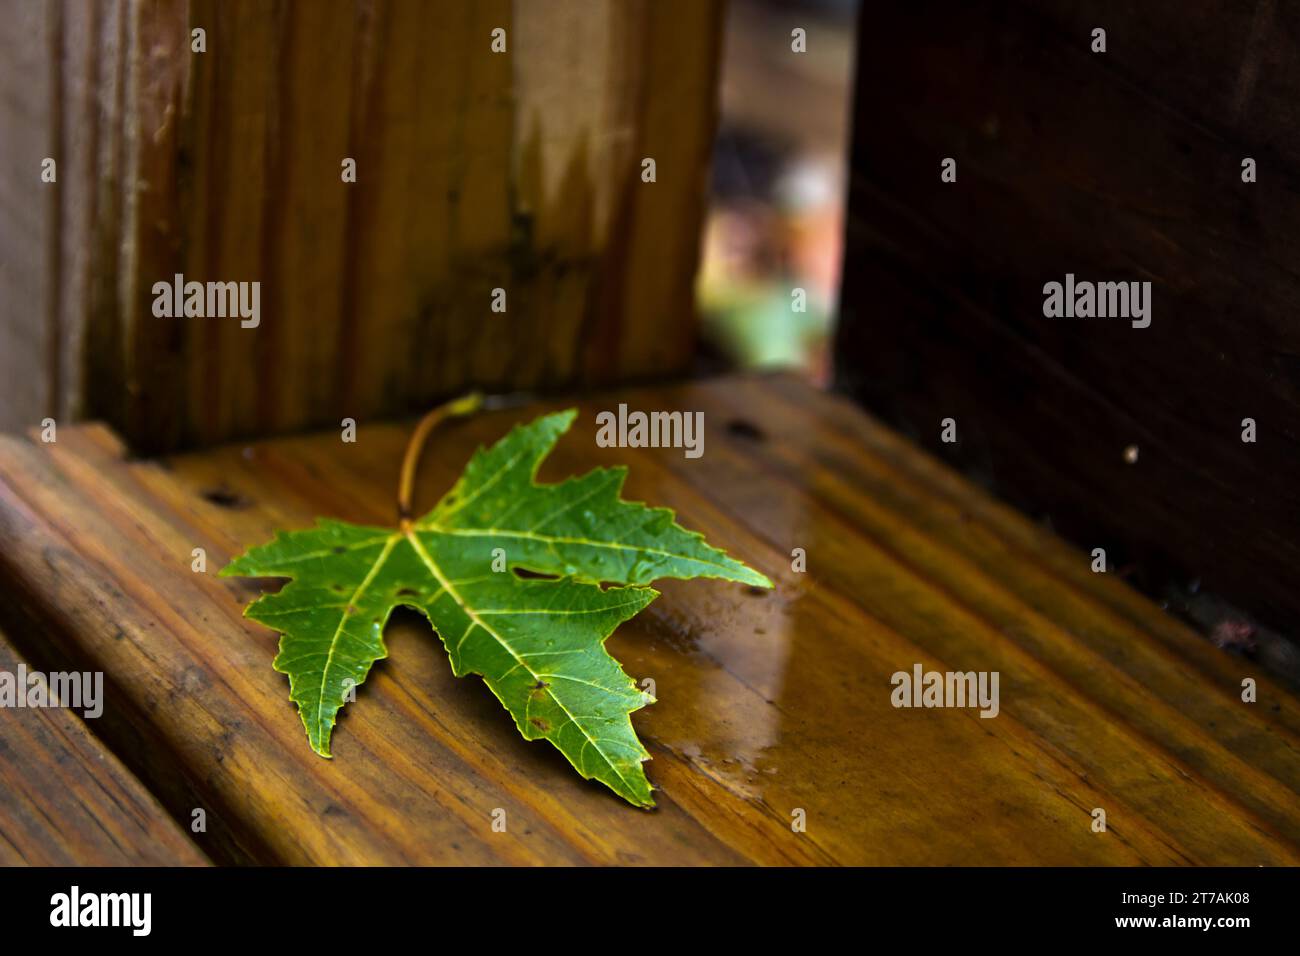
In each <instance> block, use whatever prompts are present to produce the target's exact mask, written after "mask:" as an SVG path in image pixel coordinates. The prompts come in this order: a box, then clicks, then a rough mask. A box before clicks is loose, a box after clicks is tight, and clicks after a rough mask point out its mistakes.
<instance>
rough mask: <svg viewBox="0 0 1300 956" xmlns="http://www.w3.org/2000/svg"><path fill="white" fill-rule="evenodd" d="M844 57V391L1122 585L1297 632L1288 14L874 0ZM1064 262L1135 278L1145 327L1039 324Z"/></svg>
mask: <svg viewBox="0 0 1300 956" xmlns="http://www.w3.org/2000/svg"><path fill="white" fill-rule="evenodd" d="M1094 28H1103V29H1105V30H1106V31H1107V34H1106V39H1107V51H1106V52H1105V53H1094V52H1093V51H1092V49H1091V46H1092V31H1093V29H1094ZM858 69H859V74H858V79H857V99H856V104H855V107H854V110H855V117H856V121H855V138H854V145H853V161H852V163H853V171H852V183H851V211H850V227H849V236H848V249H849V251H848V260H847V262H846V267H845V270H844V271H845V281H844V296H843V320H842V324H841V327H840V330H839V338H838V343H837V349H838V360H837V361H838V371H837V374H838V378H839V382H840V384H841V386H842V387H843V388H845V389H847V390H848V391H850V392H852V393H853V394H854V395H856V396H857V397H859V398H860V399H861V400H863V401H864V402H865V403H866V404H867V405H868V406H869V407H870V408H872V409H873V410H875V411H876V412H877V413H879V414H880V415H882V416H883V417H885V418H886V419H887V420H888V421H890V422H891V423H893V424H894V425H896V426H898V427H900V428H901V429H903V430H904V431H906V432H907V433H909V434H911V435H913V436H915V437H916V438H917V439H918V440H920V441H921V442H923V443H924V444H925V445H926V446H927V447H929V448H930V449H931V450H933V451H936V452H938V453H939V454H941V455H943V456H944V457H945V458H947V459H949V460H950V461H954V462H956V463H958V464H960V465H961V466H963V467H964V468H965V469H967V470H968V472H970V473H973V474H975V475H977V476H979V477H980V478H982V479H983V480H984V481H985V482H986V483H988V484H990V485H992V486H993V487H994V488H995V489H997V490H998V491H999V492H1000V493H1001V494H1003V495H1004V496H1006V497H1008V498H1010V499H1011V500H1013V501H1014V502H1016V503H1017V504H1019V505H1021V506H1023V507H1026V508H1028V509H1029V510H1030V511H1031V512H1032V513H1034V514H1035V515H1038V516H1042V517H1046V518H1047V519H1049V520H1050V521H1051V522H1052V523H1053V525H1054V526H1055V527H1057V528H1058V529H1059V530H1062V531H1064V532H1065V533H1066V534H1067V535H1068V536H1070V537H1071V538H1072V539H1074V540H1075V541H1077V542H1078V543H1080V544H1081V545H1083V546H1084V547H1086V548H1089V549H1091V548H1093V547H1104V548H1106V549H1107V556H1108V558H1109V560H1110V563H1111V565H1112V567H1113V568H1114V569H1115V570H1118V571H1120V572H1122V573H1125V574H1126V575H1128V576H1130V577H1131V578H1132V579H1134V580H1135V581H1136V582H1137V583H1139V584H1144V585H1146V586H1148V587H1150V588H1153V589H1155V590H1159V589H1160V588H1161V587H1162V586H1163V585H1165V584H1166V583H1167V582H1169V581H1171V580H1181V581H1182V582H1183V583H1187V582H1191V581H1194V580H1199V581H1200V582H1202V583H1203V584H1204V585H1205V586H1207V587H1210V588H1213V589H1216V590H1217V591H1219V592H1220V593H1222V594H1224V595H1225V596H1227V597H1228V598H1230V599H1232V600H1233V601H1235V602H1236V603H1238V604H1239V605H1241V606H1243V607H1244V608H1246V609H1247V610H1249V611H1254V612H1256V613H1257V614H1259V615H1262V616H1264V617H1265V618H1266V619H1267V620H1269V621H1270V622H1272V623H1275V624H1278V625H1280V626H1281V627H1282V628H1283V629H1284V630H1285V631H1286V632H1288V633H1291V634H1294V633H1295V625H1294V615H1295V614H1296V613H1300V587H1298V586H1297V575H1298V573H1300V572H1298V571H1297V569H1298V568H1300V95H1297V94H1298V93H1300V5H1296V4H1291V3H1282V2H1274V0H1251V2H1244V0H1197V2H1194V3H1191V2H1180V0H1179V2H1176V0H1110V2H1104V3H1097V2H1083V0H1033V2H1028V0H1024V2H1020V0H1016V2H1009V0H997V2H995V0H913V2H909V3H905V4H904V3H894V4H883V5H880V6H879V7H874V8H870V9H868V10H866V11H865V12H864V15H863V17H862V31H861V37H860V46H859V57H858ZM945 157H952V158H955V159H956V161H957V181H956V182H954V183H945V182H942V181H941V177H940V164H941V161H942V160H943V159H944V158H945ZM1246 157H1251V158H1254V159H1255V160H1256V162H1257V164H1258V181H1257V182H1255V183H1253V184H1248V183H1245V182H1243V181H1242V175H1241V174H1242V161H1243V159H1244V158H1246ZM1071 272H1072V273H1074V274H1076V276H1078V277H1079V278H1080V279H1091V280H1130V281H1132V280H1137V281H1150V282H1151V283H1152V288H1153V312H1152V324H1151V326H1150V327H1149V328H1146V329H1135V328H1133V327H1132V326H1131V325H1130V324H1129V323H1128V322H1125V321H1122V320H1115V319H1075V320H1068V319H1049V318H1045V317H1044V314H1043V286H1044V284H1045V283H1047V282H1050V281H1054V280H1055V281H1062V280H1063V279H1064V277H1065V275H1066V274H1067V273H1071ZM946 417H951V418H954V419H955V420H956V422H957V436H958V442H957V443H956V444H944V443H943V442H941V440H940V438H941V430H940V422H941V420H942V419H943V418H946ZM1244 418H1253V419H1255V421H1256V423H1257V429H1258V440H1257V442H1256V443H1254V444H1247V443H1243V441H1242V438H1241V436H1242V424H1241V423H1242V420H1243V419H1244ZM1130 446H1135V447H1136V449H1137V460H1136V461H1135V462H1133V463H1129V462H1128V461H1127V460H1126V457H1125V450H1126V449H1127V448H1129V447H1130Z"/></svg>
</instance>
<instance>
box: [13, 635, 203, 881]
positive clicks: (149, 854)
mask: <svg viewBox="0 0 1300 956" xmlns="http://www.w3.org/2000/svg"><path fill="white" fill-rule="evenodd" d="M22 660H23V659H22V658H21V657H19V655H18V654H17V652H16V651H15V650H14V648H13V646H12V644H10V642H9V641H8V639H7V638H6V637H5V636H4V635H3V634H0V671H6V672H7V673H9V674H17V673H18V665H19V664H20V663H21V662H22ZM33 669H34V668H32V667H31V666H30V665H29V667H28V672H30V671H31V670H33ZM206 863H207V858H206V857H205V856H204V855H203V854H202V853H201V852H199V850H198V848H197V847H195V846H194V844H193V843H191V842H190V841H189V839H188V838H187V836H186V834H185V831H183V830H182V829H181V828H180V827H179V826H178V825H177V824H176V822H175V821H174V820H173V819H172V818H171V817H169V816H167V814H166V812H165V811H164V810H163V808H162V806H161V805H160V804H159V803H158V801H157V800H156V799H155V798H154V796H153V795H152V794H151V793H150V792H149V791H148V790H147V789H146V788H145V787H144V786H143V785H142V784H141V783H140V781H139V780H137V779H136V778H135V777H133V776H132V775H131V773H130V772H129V771H127V770H126V768H125V767H123V766H122V763H121V761H119V760H118V759H117V758H116V757H115V756H113V754H112V752H111V751H109V750H108V749H107V748H105V747H104V745H103V744H102V743H100V742H99V741H98V740H96V739H95V738H94V737H92V736H91V735H90V733H89V731H88V730H87V729H86V724H85V723H84V722H83V721H82V719H81V717H80V716H78V715H77V714H76V713H75V712H73V711H69V710H60V709H32V708H12V709H11V708H5V709H4V710H3V711H0V866H19V865H24V866H198V865H204V864H206Z"/></svg>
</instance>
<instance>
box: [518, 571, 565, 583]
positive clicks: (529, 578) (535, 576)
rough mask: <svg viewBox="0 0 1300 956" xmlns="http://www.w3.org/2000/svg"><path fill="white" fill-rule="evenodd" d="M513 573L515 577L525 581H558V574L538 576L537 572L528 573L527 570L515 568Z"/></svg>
mask: <svg viewBox="0 0 1300 956" xmlns="http://www.w3.org/2000/svg"><path fill="white" fill-rule="evenodd" d="M514 571H515V577H517V578H523V579H524V580H525V581H535V580H541V581H558V580H559V579H560V576H559V575H558V574H540V573H539V572H537V571H529V570H528V569H527V568H515V569H514Z"/></svg>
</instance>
